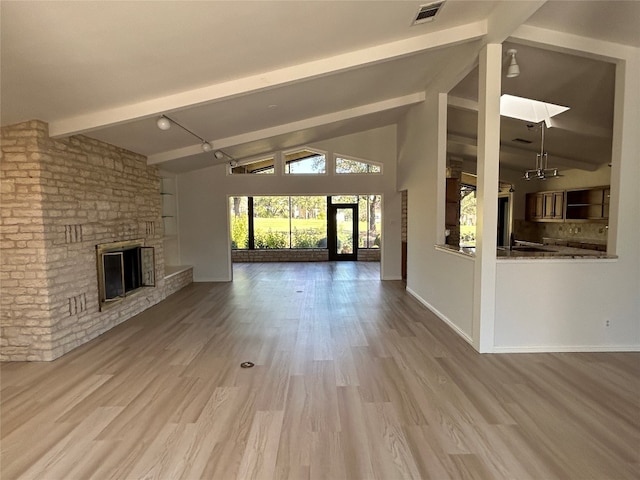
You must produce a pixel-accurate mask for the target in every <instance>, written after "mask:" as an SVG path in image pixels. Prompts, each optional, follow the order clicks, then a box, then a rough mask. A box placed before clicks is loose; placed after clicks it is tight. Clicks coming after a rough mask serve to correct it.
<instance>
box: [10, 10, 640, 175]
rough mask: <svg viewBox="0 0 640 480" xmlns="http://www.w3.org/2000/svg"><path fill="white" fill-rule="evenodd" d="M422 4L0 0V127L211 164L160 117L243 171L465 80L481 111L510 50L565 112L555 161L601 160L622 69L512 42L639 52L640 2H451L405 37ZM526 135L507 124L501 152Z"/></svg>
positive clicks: (176, 165)
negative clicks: (482, 56) (498, 47)
mask: <svg viewBox="0 0 640 480" xmlns="http://www.w3.org/2000/svg"><path fill="white" fill-rule="evenodd" d="M424 3H428V2H417V1H377V2H365V1H332V2H329V1H289V2H278V1H253V2H246V1H234V2H225V1H200V2H195V1H194V2H191V1H177V2H172V1H156V2H128V1H122V2H110V1H92V2H88V1H87V2H75V1H57V2H48V1H45V2H38V1H29V2H27V1H7V0H3V1H2V2H1V3H0V21H1V25H0V27H1V42H2V43H1V54H2V57H1V67H2V68H1V84H0V87H1V97H0V100H1V105H0V106H1V111H0V114H1V120H2V124H3V125H7V124H12V123H17V122H20V121H24V120H29V119H32V118H37V119H40V120H44V121H47V122H49V124H50V129H51V133H52V134H53V135H59V136H64V135H69V134H73V133H85V134H87V135H89V136H92V137H94V138H98V139H101V140H104V141H107V142H109V143H112V144H115V145H118V146H121V147H123V148H127V149H130V150H133V151H135V152H138V153H141V154H144V155H147V156H149V161H150V162H152V163H159V164H161V166H162V167H163V168H166V169H171V170H175V171H184V170H188V169H194V168H201V167H204V166H207V165H211V164H212V163H214V162H215V161H214V160H213V157H212V154H211V153H209V154H204V153H202V152H201V150H200V146H199V142H198V141H197V139H196V138H195V137H193V136H191V135H189V134H187V133H185V132H183V131H181V130H180V129H179V128H175V127H174V128H172V129H170V130H168V131H160V130H158V129H157V128H156V126H155V120H156V119H157V118H158V116H159V115H160V114H163V113H165V114H167V115H169V116H170V117H171V118H173V119H175V120H177V121H179V122H180V123H181V124H183V125H184V126H186V127H188V128H189V129H190V130H192V131H193V132H195V133H196V134H197V135H198V136H201V137H203V138H205V139H206V140H208V141H210V142H211V143H212V144H213V146H214V148H221V149H223V150H224V151H225V152H228V153H230V154H231V155H233V156H234V157H236V158H245V157H249V156H253V155H259V154H262V153H266V152H269V151H272V150H274V149H281V148H288V147H292V146H295V145H302V144H305V143H310V142H313V141H318V140H322V139H326V138H330V137H335V136H339V135H344V134H347V133H353V132H357V131H362V130H365V129H369V128H373V127H377V126H382V125H390V124H393V123H396V122H397V121H398V119H399V118H400V117H401V115H402V114H403V113H404V112H405V111H406V109H407V108H409V107H410V106H411V105H413V104H415V103H417V102H420V101H422V99H423V98H424V91H425V88H427V87H428V86H429V85H432V84H438V85H450V86H453V85H456V84H457V83H458V81H459V80H461V79H462V81H461V82H460V83H458V85H457V86H456V87H455V88H454V90H453V91H452V95H453V96H456V97H458V98H464V99H471V100H474V99H475V97H476V96H477V94H476V93H475V92H476V91H477V72H475V71H474V70H473V64H474V61H475V59H476V56H477V52H478V50H479V48H480V47H481V45H482V42H486V41H499V42H502V41H504V40H507V43H505V51H506V48H507V46H512V47H515V48H517V49H518V61H519V63H520V66H521V70H522V74H521V76H520V77H518V78H516V79H505V80H504V81H503V90H504V91H505V93H512V94H516V95H523V96H530V97H532V98H536V99H539V100H545V101H550V102H553V103H559V104H565V105H569V106H571V107H572V110H570V112H567V113H566V114H562V116H563V117H562V120H561V118H560V117H558V123H559V124H561V125H558V129H557V130H556V131H557V132H559V133H558V135H560V132H561V133H562V135H564V137H563V138H564V139H554V138H553V136H552V135H549V151H550V152H551V151H552V146H553V147H554V148H556V146H554V145H553V143H554V142H555V143H556V145H557V148H558V156H559V157H561V158H564V159H566V160H567V162H568V163H569V164H570V163H571V162H572V161H573V160H576V161H577V164H576V165H577V166H583V167H585V168H591V166H592V165H595V164H597V163H602V162H603V161H606V159H605V160H602V156H603V155H604V156H605V157H606V155H607V154H608V153H607V152H608V150H607V148H608V149H609V150H610V143H611V122H612V120H611V119H612V95H613V81H614V76H613V72H614V69H613V66H612V65H611V64H606V63H604V62H600V61H594V60H592V59H589V58H584V57H578V56H568V55H567V54H566V53H557V52H549V51H543V50H540V49H538V48H534V47H532V46H527V45H524V44H517V43H509V42H512V41H513V40H509V39H508V37H509V36H510V35H511V34H512V32H513V31H514V30H515V29H516V28H517V27H518V26H519V25H520V24H521V23H522V22H523V21H525V20H526V24H527V25H531V26H534V27H537V28H548V29H553V30H559V31H562V32H564V33H574V34H576V35H582V36H588V37H590V38H594V39H598V40H605V41H609V42H615V43H621V44H625V45H631V46H635V47H640V33H639V32H640V2H633V1H627V2H617V1H606V2H591V1H578V2H576V1H570V2H559V1H550V2H546V3H544V2H542V1H534V0H532V1H520V2H499V1H474V0H471V1H461V0H447V2H446V3H445V4H444V6H443V8H442V9H441V11H440V13H439V14H438V16H437V17H436V19H435V20H434V21H433V22H430V23H426V24H422V25H418V26H411V21H412V19H413V17H414V16H415V14H416V12H417V10H418V7H419V5H421V4H424ZM505 61H506V59H505ZM467 73H468V74H469V75H468V76H466V78H464V77H465V75H466V74H467ZM585 79H586V80H585ZM467 107H468V105H465V108H462V109H461V108H452V109H451V114H450V130H451V132H452V136H453V137H455V140H456V141H455V142H452V143H451V146H452V147H451V148H452V149H454V150H455V149H458V150H459V154H460V155H473V143H474V141H475V140H474V135H475V133H474V132H475V124H474V121H475V120H474V112H473V109H471V110H469V108H467ZM521 129H522V122H520V123H519V124H518V123H513V122H506V123H505V125H503V133H504V135H505V137H503V141H504V142H505V143H506V142H509V141H511V140H512V138H516V137H523V136H525V135H526V134H527V132H526V131H525V132H520V130H521ZM525 130H526V129H525ZM513 135H515V136H513ZM567 139H568V140H567ZM569 140H571V141H574V140H575V149H573V150H566V147H568V146H569V144H568V141H569ZM589 142H591V143H589ZM607 145H608V147H607ZM507 147H509V148H511V146H510V145H507ZM535 147H536V146H535V144H534V146H533V147H531V148H532V149H534V150H535ZM509 148H506V151H508V150H509ZM513 148H514V149H518V148H520V147H519V145H513ZM579 148H582V150H580V149H579ZM508 156H509V155H506V156H505V158H506V157H508ZM515 156H517V155H514V157H515ZM580 162H582V164H580Z"/></svg>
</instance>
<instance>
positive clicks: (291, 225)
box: [229, 196, 327, 250]
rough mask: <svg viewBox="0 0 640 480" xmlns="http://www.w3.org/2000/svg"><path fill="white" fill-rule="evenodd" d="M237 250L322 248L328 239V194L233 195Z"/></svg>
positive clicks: (233, 235)
mask: <svg viewBox="0 0 640 480" xmlns="http://www.w3.org/2000/svg"><path fill="white" fill-rule="evenodd" d="M229 208H230V212H231V214H230V221H231V247H232V248H233V249H250V250H253V249H267V248H322V247H325V246H326V238H327V197H324V196H295V197H290V196H260V197H231V198H230V200H229Z"/></svg>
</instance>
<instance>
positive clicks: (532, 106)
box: [500, 94, 569, 128]
mask: <svg viewBox="0 0 640 480" xmlns="http://www.w3.org/2000/svg"><path fill="white" fill-rule="evenodd" d="M567 110H569V107H563V106H562V105H554V104H553V103H546V102H540V101H538V100H532V99H530V98H524V97H516V96H514V95H507V94H504V95H502V96H501V97H500V115H503V116H505V117H511V118H517V119H518V120H524V121H525V122H532V123H540V122H543V121H544V122H545V123H546V125H547V128H551V127H552V125H551V117H554V116H556V115H558V114H560V113H562V112H566V111H567Z"/></svg>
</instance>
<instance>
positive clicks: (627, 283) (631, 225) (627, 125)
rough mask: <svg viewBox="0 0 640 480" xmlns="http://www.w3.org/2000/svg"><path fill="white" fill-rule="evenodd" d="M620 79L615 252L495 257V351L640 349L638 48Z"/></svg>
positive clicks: (613, 173) (614, 181)
mask: <svg viewBox="0 0 640 480" xmlns="http://www.w3.org/2000/svg"><path fill="white" fill-rule="evenodd" d="M617 77H618V80H617V82H618V84H619V87H618V88H617V92H616V109H615V110H616V113H615V120H614V142H613V158H612V160H613V166H612V168H611V187H612V188H611V209H610V213H611V218H610V224H609V225H610V228H609V245H610V247H611V248H610V249H609V251H614V252H615V253H616V255H617V257H618V258H617V259H615V260H607V261H580V260H571V261H560V260H557V261H541V262H538V261H536V262H533V261H531V262H511V263H509V262H507V261H504V262H499V263H498V270H497V285H496V322H495V348H494V351H570V350H638V349H640V195H639V193H638V192H639V189H638V185H640V159H639V158H638V152H640V136H639V135H638V125H640V91H639V90H638V88H637V86H638V85H640V50H639V49H635V53H632V54H630V55H629V56H628V61H627V62H626V64H620V66H619V67H618V72H617ZM606 168H607V169H608V168H609V167H606ZM605 171H606V170H605ZM602 175H604V174H602ZM579 180H580V181H582V180H584V179H579ZM576 181H578V180H576ZM565 185H566V184H565ZM606 320H609V321H610V326H609V327H606V326H605V322H606Z"/></svg>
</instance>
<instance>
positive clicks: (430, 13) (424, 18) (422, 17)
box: [412, 2, 444, 25]
mask: <svg viewBox="0 0 640 480" xmlns="http://www.w3.org/2000/svg"><path fill="white" fill-rule="evenodd" d="M443 4H444V2H435V3H429V4H427V5H421V6H420V8H419V9H418V14H417V15H416V18H415V20H414V21H413V24H412V25H419V24H421V23H426V22H430V21H432V20H433V19H434V18H435V16H436V14H437V13H438V12H439V11H440V8H441V7H442V5H443Z"/></svg>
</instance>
